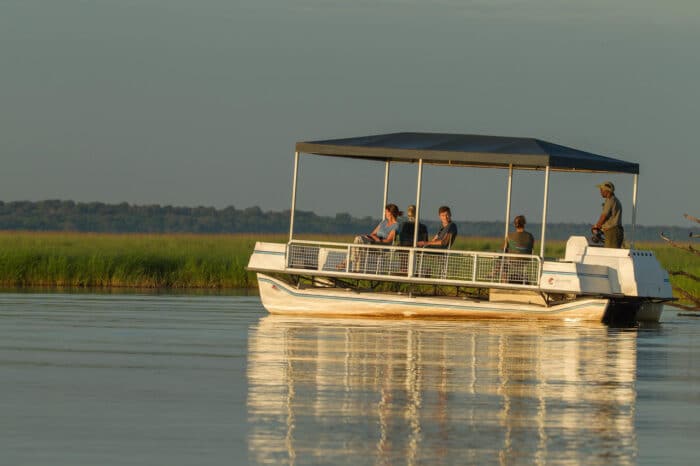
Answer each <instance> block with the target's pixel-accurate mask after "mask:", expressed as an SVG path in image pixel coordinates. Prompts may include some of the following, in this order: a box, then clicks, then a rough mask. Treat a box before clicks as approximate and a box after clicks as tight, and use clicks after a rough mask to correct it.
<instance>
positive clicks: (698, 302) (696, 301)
mask: <svg viewBox="0 0 700 466" xmlns="http://www.w3.org/2000/svg"><path fill="white" fill-rule="evenodd" d="M672 288H673V291H675V292H676V293H678V294H679V295H681V297H683V299H685V300H687V301H690V302H691V303H693V304H694V305H695V307H696V308H697V309H698V310H700V298H696V297H695V296H693V295H692V294H690V293H688V292H687V291H685V290H684V289H682V288H678V287H677V286H673V287H672ZM675 305H676V304H674V306H675Z"/></svg>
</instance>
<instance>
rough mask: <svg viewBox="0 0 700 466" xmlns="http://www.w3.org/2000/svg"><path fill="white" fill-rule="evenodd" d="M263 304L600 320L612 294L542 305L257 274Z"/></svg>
mask: <svg viewBox="0 0 700 466" xmlns="http://www.w3.org/2000/svg"><path fill="white" fill-rule="evenodd" d="M258 286H259V288H260V298H261V300H262V303H263V306H265V308H266V309H267V310H268V312H270V313H271V314H284V315H305V316H310V315H313V316H357V317H359V316H363V317H448V318H454V317H459V318H477V319H556V320H573V321H597V322H601V321H602V320H603V316H604V315H605V312H606V310H607V308H608V305H609V304H610V300H608V299H597V298H581V299H578V300H575V301H570V302H566V303H562V304H557V305H551V306H543V305H537V304H526V303H522V302H520V303H518V302H506V301H504V302H494V301H487V300H483V301H482V300H476V299H472V298H461V297H446V296H409V295H407V294H398V293H379V292H373V291H366V292H365V291H356V290H349V289H348V290H345V289H341V288H323V287H307V288H303V287H302V288H297V287H294V286H291V285H289V284H288V283H285V282H283V281H281V280H278V279H275V278H273V277H270V276H268V275H265V274H261V273H259V274H258Z"/></svg>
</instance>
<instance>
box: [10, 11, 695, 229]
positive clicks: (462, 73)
mask: <svg viewBox="0 0 700 466" xmlns="http://www.w3.org/2000/svg"><path fill="white" fill-rule="evenodd" d="M698 44H700V3H699V2H698V1H697V0H665V1H660V0H654V1H652V0H617V1H614V2H611V1H610V0H586V1H580V0H575V1H574V0H479V1H469V0H421V1H413V0H374V1H368V0H354V1H348V0H345V1H341V0H325V1H324V0H196V1H195V0H0V161H2V165H1V168H0V200H3V201H14V200H41V199H73V200H75V201H102V202H121V201H126V202H129V203H135V204H149V203H157V204H171V205H185V206H197V205H205V206H216V207H224V206H227V205H234V206H236V207H237V208H243V207H249V206H252V205H259V206H260V207H262V208H263V209H265V210H283V209H288V208H289V202H290V201H289V199H290V191H291V179H292V162H293V151H294V144H295V142H296V141H299V140H313V139H326V138H335V137H351V136H359V135H365V134H378V133H386V132H396V131H434V132H456V133H472V134H492V135H502V136H528V137H536V138H540V139H544V140H549V141H552V142H556V143H559V144H564V145H569V146H573V147H576V148H579V149H582V150H587V151H592V152H596V153H601V154H607V155H611V156H616V157H619V158H622V159H625V160H630V161H637V162H639V163H640V164H641V176H640V193H639V202H640V204H639V211H638V221H639V222H640V223H642V224H647V225H654V224H680V225H686V226H688V225H689V224H688V223H687V222H685V221H684V220H683V218H682V214H683V213H685V212H688V213H691V214H694V215H696V216H699V215H700V202H699V198H700V196H699V194H700V188H699V185H698V182H697V179H698V175H699V174H700V156H699V155H698V143H697V140H698V133H700V125H699V123H700V87H699V86H700V53H698ZM300 175H301V177H300V182H301V184H302V186H301V188H300V193H299V202H298V207H299V208H301V209H305V210H315V211H316V212H318V213H321V214H335V213H336V212H350V213H352V214H354V215H378V214H379V213H380V211H381V206H380V204H381V197H382V190H383V186H382V184H383V177H384V167H383V165H381V164H374V163H369V164H368V163H361V162H353V161H337V160H329V159H326V158H322V157H318V156H310V155H307V156H303V157H302V163H301V174H300ZM415 179H416V167H415V166H408V165H406V166H399V167H396V169H392V176H391V191H390V200H391V201H393V202H396V203H397V204H399V205H400V207H401V208H402V209H405V206H406V205H407V204H408V203H411V202H412V201H413V200H414V199H415ZM506 179H507V173H506V172H505V171H503V170H476V171H475V170H470V169H452V170H445V169H437V168H434V167H429V168H427V169H426V172H425V185H424V189H425V191H424V201H425V203H424V204H423V207H424V212H425V213H426V215H428V214H432V215H431V216H432V217H436V216H437V214H436V212H433V211H434V210H435V209H436V207H437V206H438V205H440V204H443V203H446V204H449V205H451V206H452V207H453V210H454V213H455V217H456V218H458V219H460V220H462V219H471V220H501V219H502V218H503V216H504V201H505V196H506ZM543 179H544V177H543V174H542V173H516V177H515V181H514V183H515V185H514V214H515V213H521V212H522V213H525V214H526V215H527V216H528V218H529V220H530V221H531V222H534V221H538V220H539V218H540V217H541V202H542V183H543ZM605 179H611V180H613V181H614V182H615V183H616V184H617V185H618V186H619V188H618V191H619V197H620V198H621V200H622V201H623V204H624V206H625V208H626V210H625V221H626V222H628V221H629V219H630V213H631V208H630V207H631V206H630V204H631V191H632V177H631V176H605V175H603V176H598V175H578V176H571V175H563V174H553V175H552V186H551V191H550V209H551V210H550V214H549V219H550V220H551V221H581V222H591V223H592V222H594V221H595V220H596V218H597V216H598V214H599V211H600V203H601V199H600V198H599V195H598V193H597V190H596V189H595V184H597V183H599V182H601V181H604V180H605Z"/></svg>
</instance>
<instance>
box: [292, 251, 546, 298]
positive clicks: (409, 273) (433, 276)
mask: <svg viewBox="0 0 700 466" xmlns="http://www.w3.org/2000/svg"><path fill="white" fill-rule="evenodd" d="M286 269H287V271H288V272H294V271H298V272H300V273H308V272H309V271H311V270H315V271H317V272H320V274H322V275H327V276H347V277H353V278H367V279H373V280H376V279H386V280H391V281H403V282H408V281H410V282H416V283H435V284H450V285H457V286H469V285H476V286H503V285H505V284H507V286H508V287H523V288H531V287H537V286H539V279H540V274H541V270H542V261H541V259H540V257H539V256H533V255H522V254H508V253H493V252H481V251H461V250H444V249H429V248H411V247H401V246H383V245H371V244H347V243H334V242H324V241H306V240H293V241H291V242H289V243H288V244H287V250H286Z"/></svg>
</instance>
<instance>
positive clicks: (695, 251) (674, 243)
mask: <svg viewBox="0 0 700 466" xmlns="http://www.w3.org/2000/svg"><path fill="white" fill-rule="evenodd" d="M659 236H661V239H663V240H664V241H666V242H667V243H668V244H670V245H671V246H673V247H674V248H678V249H682V250H684V251H688V252H692V253H693V254H695V255H698V256H700V251H698V250H697V249H695V248H694V247H693V246H691V245H688V246H681V245H680V244H678V243H676V242H675V241H673V240H672V239H671V238H669V237H668V236H666V235H664V233H663V231H662V232H661V233H659Z"/></svg>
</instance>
